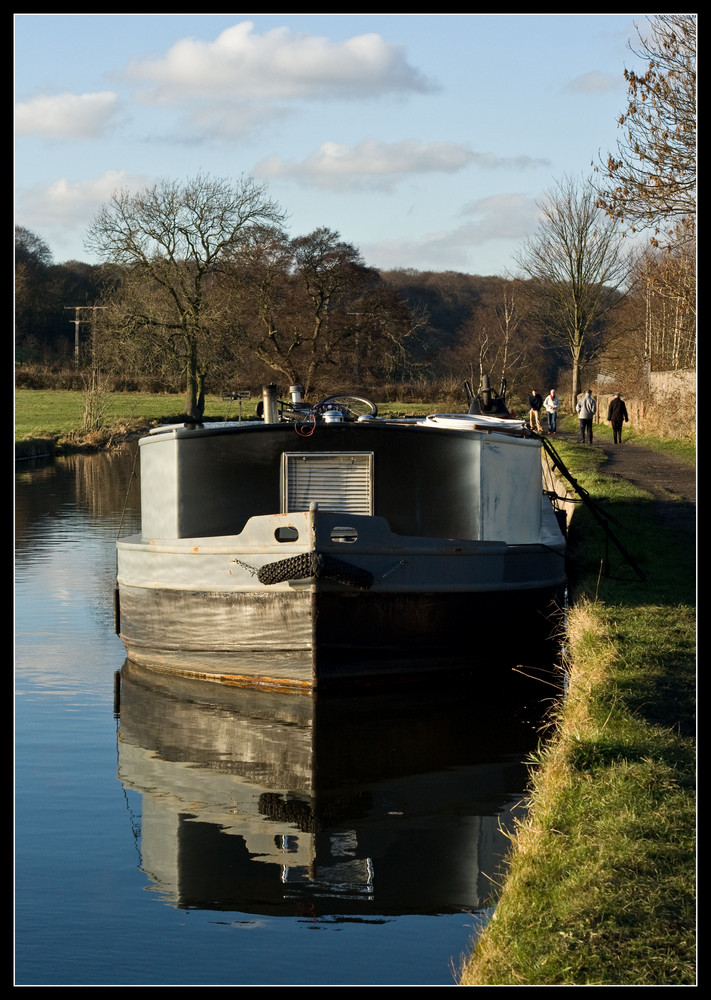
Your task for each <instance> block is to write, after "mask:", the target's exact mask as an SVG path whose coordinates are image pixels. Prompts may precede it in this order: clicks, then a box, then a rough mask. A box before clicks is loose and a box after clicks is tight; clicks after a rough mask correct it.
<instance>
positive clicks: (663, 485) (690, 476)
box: [554, 432, 696, 531]
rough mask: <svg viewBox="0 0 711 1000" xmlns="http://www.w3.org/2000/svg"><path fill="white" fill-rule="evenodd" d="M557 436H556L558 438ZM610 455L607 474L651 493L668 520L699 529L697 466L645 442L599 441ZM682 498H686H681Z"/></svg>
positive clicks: (570, 436)
mask: <svg viewBox="0 0 711 1000" xmlns="http://www.w3.org/2000/svg"><path fill="white" fill-rule="evenodd" d="M558 437H561V438H563V439H564V440H567V441H577V435H576V434H571V433H566V432H564V433H562V434H559V435H558ZM554 440H555V439H554ZM593 447H594V448H598V447H599V448H601V449H602V451H604V453H605V455H606V456H607V462H606V463H605V465H604V466H603V468H602V470H601V471H602V472H603V474H604V475H606V476H612V477H614V478H618V479H625V480H627V481H628V482H630V483H632V484H633V485H634V486H637V487H638V488H639V489H642V490H645V491H646V492H647V493H650V494H651V495H652V496H653V497H654V499H655V501H656V502H657V504H658V507H659V513H660V515H661V516H662V517H664V519H665V520H673V521H674V523H676V524H677V525H678V526H679V527H680V528H683V529H684V530H687V531H696V469H695V468H694V467H693V466H689V465H686V464H685V463H684V462H680V461H679V460H678V459H676V458H674V457H673V456H671V455H664V454H660V453H659V452H655V451H651V450H650V449H649V448H643V447H642V446H641V445H635V444H625V443H624V439H623V443H622V444H617V445H615V444H611V443H608V442H607V441H606V442H605V443H604V444H600V445H598V444H596V443H595V442H594V441H593ZM680 501H682V502H680Z"/></svg>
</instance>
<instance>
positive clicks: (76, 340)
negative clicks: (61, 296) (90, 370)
mask: <svg viewBox="0 0 711 1000" xmlns="http://www.w3.org/2000/svg"><path fill="white" fill-rule="evenodd" d="M64 308H65V309H73V310H74V319H70V320H69V322H70V323H73V324H74V364H76V365H78V364H79V327H80V325H81V324H82V323H95V322H96V310H97V309H105V308H106V306H65V307H64ZM87 310H90V311H91V313H92V315H91V318H90V319H82V317H81V313H82V312H86V311H87Z"/></svg>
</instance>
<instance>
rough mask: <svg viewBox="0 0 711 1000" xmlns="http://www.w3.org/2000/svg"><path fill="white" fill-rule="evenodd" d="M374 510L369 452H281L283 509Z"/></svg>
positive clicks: (370, 511) (371, 463)
mask: <svg viewBox="0 0 711 1000" xmlns="http://www.w3.org/2000/svg"><path fill="white" fill-rule="evenodd" d="M313 503H316V504H318V507H319V510H327V511H335V512H337V513H343V514H365V515H372V513H373V453H372V452H307V453H303V452H301V453H299V452H284V456H283V464H282V504H283V506H282V510H283V512H284V513H285V514H288V513H291V512H293V511H306V510H308V509H309V507H310V506H311V504H313Z"/></svg>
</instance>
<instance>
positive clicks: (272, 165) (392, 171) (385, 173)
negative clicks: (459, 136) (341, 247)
mask: <svg viewBox="0 0 711 1000" xmlns="http://www.w3.org/2000/svg"><path fill="white" fill-rule="evenodd" d="M540 162H541V161H536V160H533V159H532V158H531V157H526V156H520V157H512V158H506V157H498V156H494V155H493V154H492V153H477V152H474V151H473V150H471V149H468V148H467V147H466V146H463V145H461V144H460V143H457V142H419V141H418V140H416V139H404V140H402V141H401V142H392V143H386V142H381V141H379V140H377V139H366V140H364V141H363V142H360V143H358V144H357V145H355V146H346V145H343V144H339V143H335V142H325V143H323V144H322V145H321V146H320V147H319V149H318V150H317V151H316V152H315V153H314V154H313V155H312V156H310V157H308V158H307V159H305V160H303V161H302V162H301V163H293V162H289V161H287V160H283V159H281V158H280V157H278V156H273V157H270V158H269V159H267V160H263V161H262V162H261V163H260V164H258V165H257V167H256V168H255V173H256V174H258V175H259V176H261V177H265V178H275V177H282V178H283V177H286V178H291V179H293V180H296V181H299V182H301V183H304V184H308V185H313V186H315V187H321V188H342V187H343V186H344V185H350V186H358V185H361V184H363V183H368V184H370V185H371V186H372V185H373V184H375V186H377V187H380V188H386V189H390V188H392V187H393V185H394V184H395V183H396V181H398V180H400V179H401V178H402V177H404V176H406V175H408V174H424V173H454V172H457V171H460V170H463V169H464V168H465V167H468V166H470V165H475V166H480V167H484V168H489V169H497V168H500V167H513V168H515V169H525V168H526V167H530V166H537V165H539V164H540Z"/></svg>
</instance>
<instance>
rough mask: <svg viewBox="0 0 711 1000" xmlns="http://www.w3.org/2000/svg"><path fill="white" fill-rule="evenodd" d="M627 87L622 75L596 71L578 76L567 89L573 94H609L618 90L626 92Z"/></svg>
mask: <svg viewBox="0 0 711 1000" xmlns="http://www.w3.org/2000/svg"><path fill="white" fill-rule="evenodd" d="M626 86H627V84H626V82H625V80H624V78H623V76H622V75H621V74H620V73H601V72H600V71H599V70H596V69H595V70H590V72H589V73H581V75H580V76H576V77H575V79H574V80H571V81H570V83H568V84H567V85H566V87H565V89H566V90H569V91H571V92H572V93H573V94H607V93H610V92H613V93H614V91H616V90H620V91H624V90H625V88H626Z"/></svg>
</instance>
